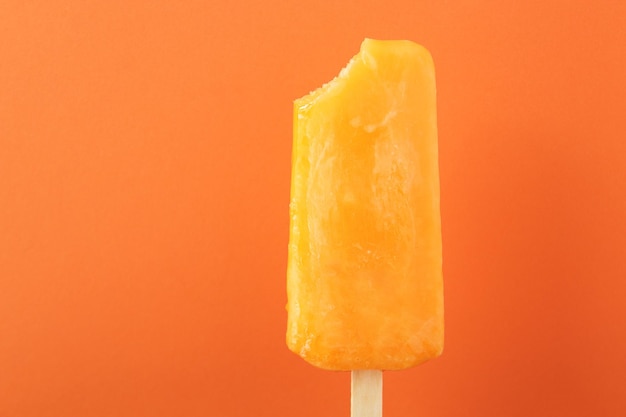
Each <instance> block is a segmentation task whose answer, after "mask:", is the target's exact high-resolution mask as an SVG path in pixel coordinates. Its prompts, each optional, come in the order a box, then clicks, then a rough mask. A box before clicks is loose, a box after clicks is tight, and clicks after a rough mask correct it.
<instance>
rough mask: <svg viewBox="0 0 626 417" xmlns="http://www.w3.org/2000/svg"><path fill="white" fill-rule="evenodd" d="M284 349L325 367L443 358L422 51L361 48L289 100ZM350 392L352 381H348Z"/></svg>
mask: <svg viewBox="0 0 626 417" xmlns="http://www.w3.org/2000/svg"><path fill="white" fill-rule="evenodd" d="M293 128H294V129H293V151H292V152H293V153H292V178H291V201H290V207H289V211H290V234H289V248H288V267H287V297H288V302H287V310H288V322H287V337H286V338H287V345H288V347H289V349H291V350H292V351H293V352H295V353H296V354H298V355H300V356H301V357H302V358H303V359H304V360H305V361H307V362H309V363H311V364H312V365H315V366H317V367H320V368H323V369H328V370H346V371H347V370H351V371H355V370H398V369H405V368H410V367H413V366H416V365H418V364H420V363H423V362H424V361H426V360H428V359H431V358H434V357H437V356H439V355H440V354H441V352H442V350H443V333H444V322H443V278H442V245H441V219H440V211H439V168H438V145H437V117H436V90H435V73H434V66H433V61H432V59H431V56H430V54H429V52H428V51H427V50H426V49H425V48H424V47H422V46H420V45H418V44H416V43H413V42H410V41H381V40H373V39H366V40H364V41H363V43H362V44H361V49H360V52H359V53H358V54H357V55H356V56H354V57H353V58H352V59H351V60H350V62H349V63H348V65H347V66H346V67H345V68H344V69H343V70H341V72H340V74H339V75H338V76H337V77H336V78H335V79H333V80H332V81H330V82H329V83H327V84H325V85H323V86H322V87H320V88H318V89H317V90H315V91H313V92H311V93H310V94H308V95H306V96H304V97H302V98H300V99H297V100H295V101H294V119H293ZM353 384H354V381H353Z"/></svg>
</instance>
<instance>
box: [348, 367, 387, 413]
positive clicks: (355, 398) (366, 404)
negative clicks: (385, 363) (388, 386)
mask: <svg viewBox="0 0 626 417" xmlns="http://www.w3.org/2000/svg"><path fill="white" fill-rule="evenodd" d="M351 392H352V396H351V398H350V416H351V417H382V415H383V371H378V370H363V371H352V390H351Z"/></svg>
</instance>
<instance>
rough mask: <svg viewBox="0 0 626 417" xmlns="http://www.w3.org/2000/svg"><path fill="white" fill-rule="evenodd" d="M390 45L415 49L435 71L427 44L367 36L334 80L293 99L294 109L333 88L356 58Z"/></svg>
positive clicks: (416, 54) (374, 53) (373, 53)
mask: <svg viewBox="0 0 626 417" xmlns="http://www.w3.org/2000/svg"><path fill="white" fill-rule="evenodd" d="M390 45H393V46H395V47H399V46H400V47H403V48H404V49H406V50H407V51H411V50H413V51H414V52H413V53H414V54H415V56H416V57H417V58H419V59H421V60H423V61H425V62H424V64H425V65H427V66H429V67H430V68H432V69H433V71H434V62H433V58H432V55H431V53H430V51H429V50H428V49H427V48H426V47H425V46H423V45H420V44H419V43H417V42H414V41H411V40H407V39H401V40H394V39H388V40H387V39H384V40H383V39H374V38H365V39H363V41H362V42H361V46H360V49H359V52H358V53H357V54H356V55H355V56H353V57H352V58H351V59H350V61H348V63H347V64H346V65H345V66H344V67H343V68H342V69H341V71H340V72H339V74H338V75H337V76H335V77H334V78H333V79H332V80H330V81H328V82H326V83H324V84H323V85H322V86H320V87H318V88H316V89H314V90H311V91H310V92H309V93H308V94H305V95H304V96H302V97H299V98H296V99H295V100H294V101H293V105H294V109H296V110H297V109H299V108H300V107H305V106H307V105H308V104H310V103H312V102H313V101H314V100H315V98H316V97H319V96H321V95H323V94H324V93H325V92H327V91H329V90H331V89H332V88H333V87H334V86H337V84H338V83H339V80H341V79H342V78H344V77H346V76H347V74H348V72H349V70H350V67H351V66H352V64H354V62H355V61H356V60H358V59H362V58H363V57H364V56H366V55H368V54H370V55H378V53H379V52H381V51H380V50H381V48H388V47H389V46H390Z"/></svg>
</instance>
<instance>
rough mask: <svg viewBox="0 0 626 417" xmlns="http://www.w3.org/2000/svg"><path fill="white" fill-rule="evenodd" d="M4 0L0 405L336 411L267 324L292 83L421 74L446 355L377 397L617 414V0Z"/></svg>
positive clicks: (621, 363)
mask: <svg viewBox="0 0 626 417" xmlns="http://www.w3.org/2000/svg"><path fill="white" fill-rule="evenodd" d="M625 4H626V3H625V2H622V1H619V0H615V1H571V0H563V1H556V0H548V1H538V0H537V1H499V0H465V1H419V2H418V1H403V0H386V1H378V2H374V1H356V0H349V1H337V2H334V1H325V2H315V1H313V2H302V1H273V2H272V1H260V0H253V1H244V0H234V1H220V2H218V1H204V2H201V1H186V2H173V1H172V2H166V1H102V2H81V1H23V0H20V1H17V0H16V1H3V2H2V3H1V4H0V417H28V416H33V417H34V416H37V417H46V416H83V417H89V416H94V417H108V416H121V417H125V416H129V417H131V416H135V417H136V416H151V417H153V416H187V417H191V416H251V415H254V416H292V415H298V416H303V417H304V416H326V415H333V416H342V415H344V416H347V415H349V411H348V410H349V374H348V373H333V372H326V371H322V370H318V369H315V368H313V367H311V366H310V365H308V364H306V363H305V362H304V361H302V360H301V359H300V358H298V357H297V356H296V355H293V354H292V353H290V352H289V351H288V350H287V348H286V347H285V343H284V332H285V323H286V313H285V310H284V306H285V303H286V294H285V288H284V287H285V270H286V253H287V252H286V246H287V239H288V203H289V180H290V163H291V160H290V157H291V156H290V155H291V121H292V114H291V111H292V110H291V102H292V100H293V99H294V98H296V97H298V96H301V95H304V94H305V93H307V92H308V91H309V90H311V89H313V88H315V87H317V86H319V85H320V84H322V83H323V82H326V81H328V80H330V79H331V78H332V77H333V76H334V75H336V74H337V72H338V71H339V69H340V68H341V67H343V65H344V64H345V63H346V62H347V61H348V60H349V58H350V57H351V56H352V55H354V54H355V53H356V52H357V51H358V48H359V44H360V42H361V40H362V39H363V38H364V37H366V36H367V37H373V38H382V39H385V38H388V39H391V38H407V39H412V40H415V41H417V42H419V43H422V44H424V45H425V46H427V47H428V48H429V49H430V50H431V52H432V54H433V56H434V59H435V63H436V66H437V77H438V106H439V130H440V158H441V160H440V165H441V190H442V191H441V192H442V217H443V240H444V256H445V259H444V264H445V266H444V277H445V285H446V294H445V295H446V332H447V333H446V349H445V352H444V355H443V356H442V357H441V358H440V359H437V360H435V361H432V362H430V363H428V364H425V365H423V366H420V367H418V368H415V369H412V370H408V371H401V372H395V373H392V372H388V373H386V374H385V400H384V401H385V406H384V407H385V414H386V416H389V417H391V416H412V415H419V416H455V417H458V416H525V417H526V416H623V415H626V397H625V396H624V393H625V392H626V355H625V352H626V332H625V330H626V325H625V324H626V323H625V321H626V216H625V214H626V192H625V190H626V162H625V161H626V46H625V45H626V6H625Z"/></svg>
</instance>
